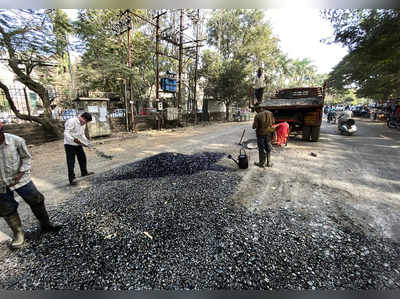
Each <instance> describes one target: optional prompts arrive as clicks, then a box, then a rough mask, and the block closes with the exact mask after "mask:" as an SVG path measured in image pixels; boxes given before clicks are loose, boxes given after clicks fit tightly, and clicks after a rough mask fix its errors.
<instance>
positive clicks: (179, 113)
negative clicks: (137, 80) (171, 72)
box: [178, 8, 183, 124]
mask: <svg viewBox="0 0 400 299" xmlns="http://www.w3.org/2000/svg"><path fill="white" fill-rule="evenodd" d="M180 12H181V15H180V22H179V71H178V80H179V82H178V123H179V124H181V122H182V110H181V109H182V107H181V105H182V59H183V58H182V56H183V9H182V8H181V9H180Z"/></svg>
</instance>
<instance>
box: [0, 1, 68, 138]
mask: <svg viewBox="0 0 400 299" xmlns="http://www.w3.org/2000/svg"><path fill="white" fill-rule="evenodd" d="M53 14H54V11H53V10H37V11H35V10H27V9H20V10H4V9H3V10H0V50H1V51H2V53H3V55H5V57H6V59H7V61H8V66H9V67H10V69H11V70H12V71H13V72H14V74H15V75H16V78H17V80H18V81H20V82H21V83H22V84H24V85H25V86H26V87H28V88H29V89H30V90H32V91H34V92H35V93H37V94H38V95H39V97H40V98H41V100H42V103H43V106H44V117H37V116H32V115H30V116H29V115H26V114H22V113H20V112H19V111H18V109H17V108H16V106H15V104H14V101H13V99H12V97H11V95H10V92H9V89H8V87H7V86H6V85H5V84H4V83H3V82H0V88H1V89H2V90H3V92H4V94H5V96H6V98H7V101H8V103H9V105H10V108H11V109H12V111H13V112H14V113H15V115H16V116H17V117H18V118H20V119H23V120H32V121H35V122H37V123H40V124H41V125H43V127H44V128H45V129H46V130H47V131H49V132H51V133H53V134H54V135H55V136H57V137H61V136H62V131H61V127H60V126H59V124H58V122H57V121H56V120H52V119H51V107H50V98H49V93H48V90H47V88H46V87H45V85H44V84H43V83H41V82H40V80H39V79H37V78H35V72H34V70H35V68H37V67H43V66H46V65H47V63H46V62H47V61H48V60H49V57H50V56H52V55H57V54H58V53H62V52H64V50H65V46H66V45H65V44H63V43H62V42H61V39H60V36H62V35H63V34H64V33H63V32H66V31H67V30H68V29H67V28H68V25H67V20H66V19H64V20H62V18H54V17H53V16H54V15H53ZM54 20H57V21H59V22H60V23H58V24H55V23H54ZM61 25H62V26H61ZM63 49H64V50H63Z"/></svg>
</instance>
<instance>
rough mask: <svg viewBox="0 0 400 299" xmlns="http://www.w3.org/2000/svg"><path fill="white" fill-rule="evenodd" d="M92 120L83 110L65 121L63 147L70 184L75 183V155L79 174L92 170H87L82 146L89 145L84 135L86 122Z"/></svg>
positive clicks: (89, 173)
mask: <svg viewBox="0 0 400 299" xmlns="http://www.w3.org/2000/svg"><path fill="white" fill-rule="evenodd" d="M90 121H92V115H91V114H90V113H89V112H84V113H82V114H81V115H80V116H78V117H74V118H70V119H68V120H67V121H66V122H65V130H64V148H65V153H66V156H67V166H68V179H69V183H70V185H72V186H75V185H77V182H76V180H75V171H74V168H75V156H76V157H77V158H78V163H79V167H80V169H81V175H82V176H87V175H91V174H93V173H94V172H89V171H88V170H87V165H86V164H87V163H86V155H85V151H84V150H83V147H82V146H90V142H89V140H88V139H87V138H86V136H85V129H86V124H87V123H88V122H90Z"/></svg>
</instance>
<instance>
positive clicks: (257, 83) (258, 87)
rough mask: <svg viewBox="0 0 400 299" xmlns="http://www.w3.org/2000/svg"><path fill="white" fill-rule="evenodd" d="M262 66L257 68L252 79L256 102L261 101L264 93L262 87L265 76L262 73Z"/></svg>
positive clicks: (263, 86)
mask: <svg viewBox="0 0 400 299" xmlns="http://www.w3.org/2000/svg"><path fill="white" fill-rule="evenodd" d="M262 72H263V70H262V68H261V67H259V68H258V70H257V75H256V77H255V79H254V94H255V96H256V99H257V103H258V104H259V103H261V101H262V97H263V93H264V88H265V76H263V75H262Z"/></svg>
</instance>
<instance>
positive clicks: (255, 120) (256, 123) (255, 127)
mask: <svg viewBox="0 0 400 299" xmlns="http://www.w3.org/2000/svg"><path fill="white" fill-rule="evenodd" d="M257 116H258V114H256V116H254V121H253V129H257V128H258V118H257Z"/></svg>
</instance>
